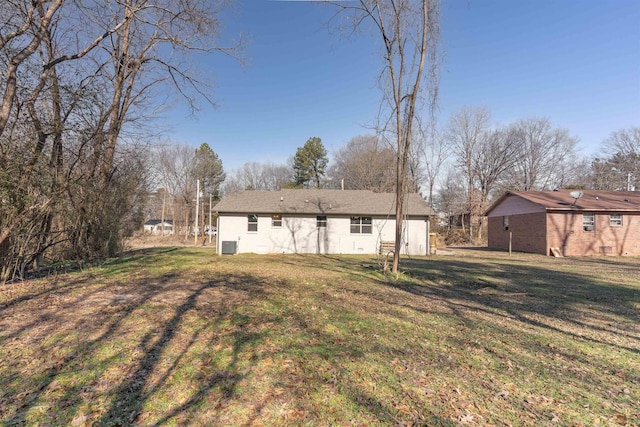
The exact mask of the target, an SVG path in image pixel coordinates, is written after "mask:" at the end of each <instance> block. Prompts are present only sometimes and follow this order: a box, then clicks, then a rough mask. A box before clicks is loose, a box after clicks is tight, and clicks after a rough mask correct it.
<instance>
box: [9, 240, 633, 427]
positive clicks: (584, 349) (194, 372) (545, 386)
mask: <svg viewBox="0 0 640 427" xmlns="http://www.w3.org/2000/svg"><path fill="white" fill-rule="evenodd" d="M402 265H403V275H402V276H401V277H400V278H399V279H398V280H395V279H394V278H390V277H384V276H383V275H381V274H380V273H379V272H378V271H379V269H378V265H377V261H376V259H375V258H370V257H357V256H298V255H288V256H256V255H242V256H232V257H216V256H213V255H212V253H211V251H210V250H208V249H190V248H182V249H174V248H160V249H146V250H140V251H137V252H134V253H132V254H130V255H129V256H127V257H123V258H121V259H115V260H110V261H108V262H107V263H105V264H104V265H103V266H100V267H95V268H90V269H87V270H85V271H78V272H73V273H69V274H61V275H58V276H55V277H49V278H47V279H39V280H32V281H27V282H22V283H14V284H10V285H7V286H5V287H3V288H1V289H0V422H1V423H2V424H3V425H19V424H28V425H75V426H79V425H130V424H135V425H165V424H166V425H187V424H189V425H232V426H249V425H256V426H258V425H327V426H328V425H442V426H455V425H496V426H502V425H514V426H516V425H530V426H538V425H548V426H559V425H562V426H564V425H569V426H570V425H575V426H578V425H583V426H589V425H602V426H607V425H625V424H627V425H636V424H637V423H638V420H639V419H640V409H639V408H640V393H639V388H640V356H639V353H640V326H639V323H638V320H639V315H638V313H639V309H640V281H639V275H638V271H639V269H640V260H639V259H637V258H598V259H596V258H593V259H553V258H548V257H541V256H537V255H524V254H516V255H514V256H513V257H511V258H509V257H507V256H506V255H505V254H503V253H494V252H487V251H480V250H458V251H456V254H455V255H454V256H450V257H435V258H417V259H406V260H404V261H403V264H402Z"/></svg>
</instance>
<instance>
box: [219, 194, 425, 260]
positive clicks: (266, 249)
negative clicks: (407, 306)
mask: <svg viewBox="0 0 640 427" xmlns="http://www.w3.org/2000/svg"><path fill="white" fill-rule="evenodd" d="M216 208H217V210H218V237H219V238H218V242H219V243H218V246H219V247H218V253H241V252H254V253H314V254H316V253H317V254H374V253H377V252H379V250H380V247H381V245H382V243H383V242H386V243H387V244H388V243H389V242H394V241H395V218H394V216H395V195H394V194H389V193H373V192H371V191H364V190H281V191H242V192H236V193H232V194H230V195H228V196H227V197H225V198H224V199H223V200H222V201H220V203H218V205H217V206H216ZM406 212H407V215H406V217H405V220H404V221H403V238H402V253H403V254H407V255H426V254H427V253H428V248H429V241H428V238H429V221H428V219H429V215H431V214H432V213H433V211H432V210H431V209H430V208H429V207H428V205H427V204H426V203H425V202H424V200H423V199H422V198H421V197H420V196H419V195H418V194H412V195H410V196H409V197H408V200H407V202H406Z"/></svg>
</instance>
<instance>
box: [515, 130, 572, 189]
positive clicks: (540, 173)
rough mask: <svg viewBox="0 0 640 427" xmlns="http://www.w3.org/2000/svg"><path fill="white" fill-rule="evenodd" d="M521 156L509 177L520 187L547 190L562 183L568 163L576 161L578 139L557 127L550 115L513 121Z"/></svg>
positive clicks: (517, 187) (519, 155) (516, 186)
mask: <svg viewBox="0 0 640 427" xmlns="http://www.w3.org/2000/svg"><path fill="white" fill-rule="evenodd" d="M513 135H514V138H517V139H518V145H519V152H518V156H517V157H518V160H517V162H516V163H515V167H514V170H513V173H512V174H511V176H510V177H509V180H510V181H511V182H512V183H513V185H514V187H515V189H516V190H521V191H531V190H547V189H554V188H557V187H559V186H560V185H561V183H562V175H563V170H564V169H565V168H564V165H565V164H567V163H568V162H571V161H573V159H574V158H575V157H576V156H575V147H576V144H577V142H578V141H577V139H576V138H573V137H571V136H570V135H569V131H568V130H566V129H561V128H554V127H553V126H552V124H551V121H550V120H549V119H546V118H533V119H525V120H519V121H518V122H516V123H515V124H514V125H513Z"/></svg>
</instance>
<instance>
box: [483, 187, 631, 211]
mask: <svg viewBox="0 0 640 427" xmlns="http://www.w3.org/2000/svg"><path fill="white" fill-rule="evenodd" d="M573 191H578V190H556V191H508V192H507V193H505V195H504V196H502V197H501V198H500V199H498V200H497V201H496V202H495V203H494V204H493V205H492V206H491V207H490V208H489V209H488V210H487V211H486V212H485V215H487V214H488V213H489V212H491V211H492V210H493V209H494V208H495V207H496V206H498V205H499V204H500V203H502V201H503V200H504V199H506V198H507V197H509V196H517V197H521V198H523V199H525V200H528V201H530V202H532V203H535V204H538V205H541V206H543V207H544V208H545V209H547V210H553V211H575V210H580V211H616V212H638V211H640V192H638V191H605V190H580V191H581V192H582V197H580V198H579V199H574V198H573V197H572V196H571V193H572V192H573Z"/></svg>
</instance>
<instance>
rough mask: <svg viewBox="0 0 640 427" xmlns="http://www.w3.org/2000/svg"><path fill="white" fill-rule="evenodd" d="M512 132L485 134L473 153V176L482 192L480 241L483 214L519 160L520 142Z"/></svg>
mask: <svg viewBox="0 0 640 427" xmlns="http://www.w3.org/2000/svg"><path fill="white" fill-rule="evenodd" d="M511 133H512V131H510V130H493V131H487V132H484V133H483V134H482V135H481V138H480V144H479V146H478V147H477V149H476V150H475V152H474V153H473V158H472V168H473V175H474V177H475V180H476V182H477V184H478V189H479V191H480V193H479V194H480V203H479V204H478V206H477V209H478V210H477V212H473V211H472V212H470V213H472V214H475V215H476V216H477V217H478V233H477V236H478V239H482V224H483V218H484V216H483V212H484V211H485V209H487V208H488V207H489V198H490V196H491V194H492V192H493V191H494V190H495V189H496V187H497V184H498V182H499V181H500V179H501V178H503V176H504V174H505V173H506V172H507V171H509V170H510V169H511V168H512V167H513V165H514V164H515V162H516V160H517V155H518V141H517V139H515V138H512V137H511Z"/></svg>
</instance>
